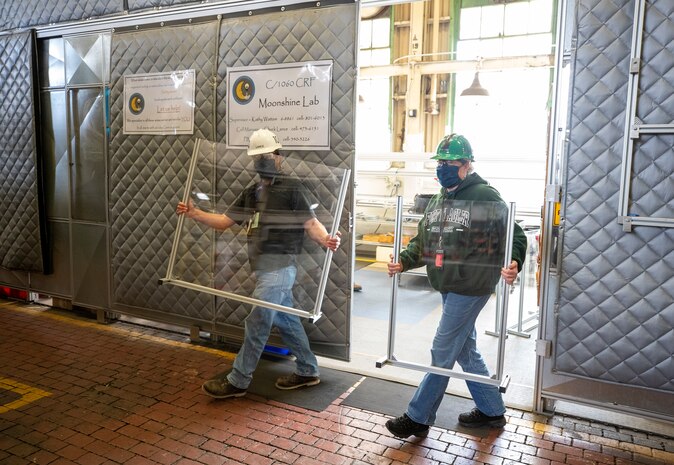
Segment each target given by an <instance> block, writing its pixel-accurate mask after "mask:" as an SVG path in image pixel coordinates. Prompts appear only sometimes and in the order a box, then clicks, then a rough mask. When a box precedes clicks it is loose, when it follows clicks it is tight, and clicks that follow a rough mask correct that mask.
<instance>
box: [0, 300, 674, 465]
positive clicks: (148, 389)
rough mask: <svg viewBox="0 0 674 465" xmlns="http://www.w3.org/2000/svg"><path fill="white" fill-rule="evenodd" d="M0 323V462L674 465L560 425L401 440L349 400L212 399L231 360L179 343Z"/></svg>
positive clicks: (46, 323) (138, 333) (537, 421)
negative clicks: (207, 390) (324, 404)
mask: <svg viewBox="0 0 674 465" xmlns="http://www.w3.org/2000/svg"><path fill="white" fill-rule="evenodd" d="M0 321H2V324H1V325H0V464H8V465H9V464H53V465H57V464H58V465H62V464H63V465H65V464H82V465H95V464H106V465H107V464H119V463H123V464H138V465H141V464H179V465H188V464H250V465H272V464H293V465H319V464H321V465H325V464H333V465H357V464H374V465H399V464H413V465H432V464H451V465H469V464H470V465H475V464H490V465H511V464H517V463H522V464H530V465H559V464H570V465H593V464H594V465H629V464H636V463H639V464H648V465H664V464H674V439H672V438H665V437H661V436H657V435H653V434H649V433H645V432H640V431H634V430H629V429H627V428H620V427H616V426H611V425H603V424H598V423H595V422H590V421H588V420H582V419H575V418H570V417H565V416H555V417H552V418H547V417H544V416H540V415H535V414H532V413H529V412H524V411H518V410H512V409H510V410H509V411H508V413H507V415H508V424H507V426H506V427H505V429H503V430H501V431H498V430H494V431H492V432H491V434H490V435H489V436H488V437H486V438H480V437H477V436H470V435H465V434H460V433H455V432H452V431H447V430H443V429H440V428H435V427H434V428H431V432H430V434H429V436H428V437H427V438H425V439H423V440H410V441H404V440H399V439H396V438H393V437H391V436H390V435H389V434H388V431H386V429H385V427H384V423H385V422H386V420H387V417H386V416H384V415H380V414H376V413H371V412H367V411H364V410H359V409H354V408H350V407H344V406H341V405H340V404H341V401H342V400H343V398H344V397H345V396H346V395H347V393H345V394H344V395H343V396H342V398H340V399H338V400H336V401H335V402H333V403H332V405H330V407H329V408H328V409H326V410H325V411H323V412H314V411H311V410H305V409H302V408H298V407H294V406H290V405H286V404H282V403H278V402H274V401H268V400H266V399H263V398H260V397H256V396H254V395H251V394H248V395H247V396H246V397H242V398H237V399H228V400H224V401H214V400H211V399H209V398H208V397H207V396H206V395H204V394H203V393H202V392H201V390H200V388H199V387H200V384H201V382H202V381H203V380H204V378H206V377H208V376H209V375H211V374H213V373H216V372H220V371H223V370H224V369H226V366H227V365H231V361H232V359H233V355H232V354H230V353H227V352H224V351H220V350H215V349H212V348H207V347H202V346H199V345H195V344H190V343H189V341H188V339H187V338H186V336H184V335H176V334H175V333H170V332H164V331H158V330H156V329H154V328H144V327H142V326H134V325H130V324H127V323H115V324H111V325H101V324H98V323H96V322H95V320H92V319H90V318H87V317H86V316H81V315H78V314H76V313H73V312H59V311H56V310H54V309H48V308H46V307H41V306H38V305H32V304H25V303H17V302H10V301H6V300H0ZM307 395H310V394H309V393H307Z"/></svg>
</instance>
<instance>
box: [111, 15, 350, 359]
mask: <svg viewBox="0 0 674 465" xmlns="http://www.w3.org/2000/svg"><path fill="white" fill-rule="evenodd" d="M356 25H357V5H355V4H350V5H338V6H331V7H321V8H320V9H316V10H314V9H306V10H304V9H295V10H293V11H292V14H290V13H286V14H278V13H275V14H261V15H255V16H252V17H250V18H246V19H236V18H229V19H227V18H226V19H223V20H222V22H221V24H220V30H219V31H217V30H216V23H208V24H203V25H195V26H181V27H171V28H168V27H166V28H161V29H157V30H151V31H142V32H129V33H117V34H114V35H113V40H112V58H111V62H112V63H111V67H112V68H111V69H112V76H111V115H112V138H111V141H110V164H111V166H110V173H111V174H110V176H111V179H110V209H111V210H110V221H111V241H112V250H111V254H112V281H113V302H114V303H115V305H116V306H117V307H118V308H120V309H128V308H129V307H132V308H135V309H137V310H139V311H140V312H141V313H143V312H152V313H156V312H159V313H161V314H163V315H164V316H165V317H167V318H176V317H179V318H182V319H185V318H186V319H188V320H190V321H194V322H195V323H198V324H199V325H200V326H201V327H202V328H204V329H205V330H209V329H211V328H212V329H213V330H215V331H220V332H223V333H226V334H231V333H232V332H234V333H237V334H242V328H243V319H244V318H245V317H246V315H247V314H248V312H249V310H250V307H249V306H247V305H244V304H239V303H237V302H232V301H229V300H225V299H218V300H217V304H216V303H215V302H214V301H213V298H212V297H209V296H207V295H206V294H200V293H197V292H195V291H191V290H186V289H181V288H177V287H174V286H161V285H159V284H158V279H159V278H161V277H163V276H165V273H166V265H167V263H168V257H169V255H170V252H171V243H172V239H173V234H174V231H175V229H176V222H177V221H176V215H175V204H176V202H177V201H178V199H180V198H181V197H182V186H184V185H185V181H186V179H187V174H188V166H189V159H190V156H191V154H192V150H193V141H194V139H196V138H197V137H200V138H204V139H208V140H216V141H219V142H224V141H225V140H226V139H225V138H226V134H225V128H226V123H225V118H226V116H227V115H226V103H225V102H226V100H225V95H226V84H225V78H226V74H227V68H228V67H230V66H247V65H255V64H272V63H284V62H299V61H310V60H324V59H331V60H333V63H334V64H333V84H332V110H331V111H332V116H331V117H332V129H331V144H330V145H331V147H330V150H329V151H326V152H305V151H303V152H287V155H288V156H289V157H294V158H297V159H299V160H306V161H307V162H310V163H313V164H325V165H329V166H334V167H337V168H350V167H351V165H352V163H353V157H354V134H353V107H354V101H355V100H354V91H355V90H354V87H355V79H356V66H355V38H356V30H355V28H356ZM216 38H217V40H218V41H219V42H218V44H217V45H218V50H219V54H218V56H217V62H218V64H217V68H215V67H214V66H215V51H216ZM174 69H195V70H196V79H197V85H196V87H197V90H196V105H195V107H196V112H197V113H196V114H195V132H194V135H193V136H130V135H124V134H122V109H123V107H122V105H123V104H124V102H123V101H122V95H123V75H124V74H139V73H152V72H160V71H169V70H174ZM211 82H216V83H217V86H216V88H214V87H213V86H212V85H211ZM216 91H217V95H214V92H216ZM214 102H217V104H216V106H215V108H214ZM214 112H215V113H214ZM214 118H215V121H216V124H215V126H214V125H213V124H212V122H213V121H214ZM214 127H216V128H217V133H216V132H214ZM239 152H240V153H236V154H232V155H233V156H234V158H237V157H238V156H239V155H241V154H242V153H243V151H239ZM310 163H307V164H310ZM200 177H201V178H205V177H207V173H200ZM216 179H217V177H216ZM215 182H219V183H221V184H222V185H219V186H216V187H217V190H218V192H221V193H224V196H225V197H227V196H228V195H229V194H231V195H230V196H233V195H234V192H235V191H236V190H237V189H240V188H242V187H245V186H242V185H238V184H237V183H238V181H237V180H233V181H232V180H231V179H230V180H227V181H225V180H219V181H215ZM241 182H243V181H241ZM204 188H206V187H204ZM319 190H320V192H316V194H317V196H324V198H326V199H330V200H331V201H335V196H336V195H337V192H336V191H334V190H332V189H330V188H329V187H327V186H321V187H320V189H319ZM352 194H353V193H352V189H351V188H349V192H348V194H347V199H346V205H347V207H346V208H345V211H344V212H343V213H342V223H341V225H340V229H341V231H342V233H343V235H344V236H343V238H344V240H343V242H342V244H343V245H342V248H341V249H340V250H339V251H338V252H337V253H336V254H334V256H333V262H332V266H331V270H330V278H329V281H328V284H327V288H326V292H325V298H324V305H323V317H322V318H321V319H319V320H318V321H317V322H316V323H315V324H313V323H307V332H308V334H309V337H310V339H311V340H312V343H314V348H315V349H316V353H320V354H321V355H329V356H335V357H338V358H346V357H348V315H349V302H348V299H349V298H350V297H349V296H350V292H345V290H348V289H349V286H350V284H349V283H350V282H351V272H352V270H351V260H350V258H349V257H350V249H351V244H350V243H349V238H348V231H349V227H348V211H347V210H348V208H349V207H348V205H350V204H351V202H352V200H351V197H352ZM200 241H201V243H200V244H201V245H199V241H197V243H196V244H195V245H194V246H193V247H191V248H190V251H189V254H190V256H188V257H186V256H183V259H186V260H195V261H197V262H198V263H200V264H201V265H202V269H203V270H204V271H203V273H204V275H203V276H194V277H185V279H186V280H188V281H193V282H201V281H203V280H204V279H207V278H208V276H209V275H211V273H214V276H215V280H216V283H215V285H216V286H217V282H218V280H220V281H221V280H223V279H225V278H224V276H227V279H228V280H237V281H238V282H239V285H240V286H242V287H244V288H245V287H250V288H251V289H252V280H251V277H250V273H249V272H247V271H246V270H247V269H248V267H247V266H244V265H245V264H244V261H245V256H241V254H237V253H231V255H230V252H232V251H230V250H218V252H217V254H216V256H215V257H213V256H212V254H211V253H209V252H208V251H209V250H211V248H210V247H209V244H211V243H213V242H215V241H217V238H216V237H215V236H214V235H213V232H210V233H208V234H206V235H203V237H201V239H200ZM223 256H230V257H232V258H231V260H230V261H229V262H228V263H227V265H226V266H223V263H222V260H220V259H219V257H220V258H221V257H223ZM236 260H240V262H241V263H237V262H236ZM321 265H322V264H321ZM318 278H319V277H318V276H305V277H303V279H311V280H314V282H316V281H315V280H317V279H318ZM297 297H298V298H302V296H301V292H300V293H299V295H298V296H297Z"/></svg>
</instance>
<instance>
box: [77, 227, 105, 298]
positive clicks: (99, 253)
mask: <svg viewBox="0 0 674 465" xmlns="http://www.w3.org/2000/svg"><path fill="white" fill-rule="evenodd" d="M71 233H72V244H73V248H72V261H73V263H72V270H73V292H72V301H73V304H78V305H83V306H86V307H94V308H102V309H108V308H110V299H109V295H108V294H109V293H108V284H109V274H108V271H109V269H110V266H109V264H108V235H107V227H106V226H105V225H97V224H79V223H73V224H72V230H71Z"/></svg>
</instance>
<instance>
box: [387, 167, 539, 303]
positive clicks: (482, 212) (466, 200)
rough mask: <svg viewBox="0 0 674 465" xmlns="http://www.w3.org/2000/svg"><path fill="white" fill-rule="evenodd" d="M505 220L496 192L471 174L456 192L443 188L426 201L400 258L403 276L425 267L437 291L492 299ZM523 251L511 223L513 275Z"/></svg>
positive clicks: (524, 244)
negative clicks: (426, 203)
mask: <svg viewBox="0 0 674 465" xmlns="http://www.w3.org/2000/svg"><path fill="white" fill-rule="evenodd" d="M507 219H508V207H507V205H506V204H505V202H504V201H503V199H502V198H501V196H500V194H499V193H498V191H497V190H496V189H494V188H493V187H491V186H490V185H489V184H488V183H487V181H485V180H484V179H482V178H481V177H480V176H478V175H477V173H472V174H470V175H469V176H468V177H467V178H466V179H464V180H463V181H462V182H461V184H459V187H458V188H457V189H456V190H455V191H453V192H447V191H446V189H444V188H443V189H442V190H441V191H440V193H438V194H436V195H434V196H433V198H431V200H430V201H429V202H428V206H427V207H426V211H425V212H424V216H423V218H422V219H421V221H419V226H418V229H417V235H416V236H415V237H414V238H412V240H410V242H409V244H408V245H407V248H406V249H405V250H404V251H402V252H401V253H400V261H401V263H402V265H403V271H407V270H410V269H412V268H418V267H420V266H424V265H426V273H427V275H428V280H429V281H430V283H431V286H433V289H435V290H437V291H440V292H443V293H444V292H453V293H456V294H461V295H471V296H478V295H486V294H491V293H492V292H493V291H494V287H495V286H496V284H497V283H498V280H499V278H500V275H501V268H502V267H503V264H504V258H505V250H506V247H505V239H506V237H505V236H506V232H507ZM526 250H527V237H526V235H525V234H524V231H522V228H520V227H519V225H517V224H515V229H514V234H513V247H512V259H513V260H515V261H516V262H517V268H518V270H521V269H522V263H523V261H524V259H525V256H526ZM438 264H440V266H437V265H438Z"/></svg>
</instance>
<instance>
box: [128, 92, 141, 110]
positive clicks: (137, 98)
mask: <svg viewBox="0 0 674 465" xmlns="http://www.w3.org/2000/svg"><path fill="white" fill-rule="evenodd" d="M144 109H145V99H144V98H143V96H142V95H141V94H138V93H135V94H133V95H131V97H130V98H129V110H131V113H133V114H134V115H140V114H141V113H142V112H143V110H144Z"/></svg>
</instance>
